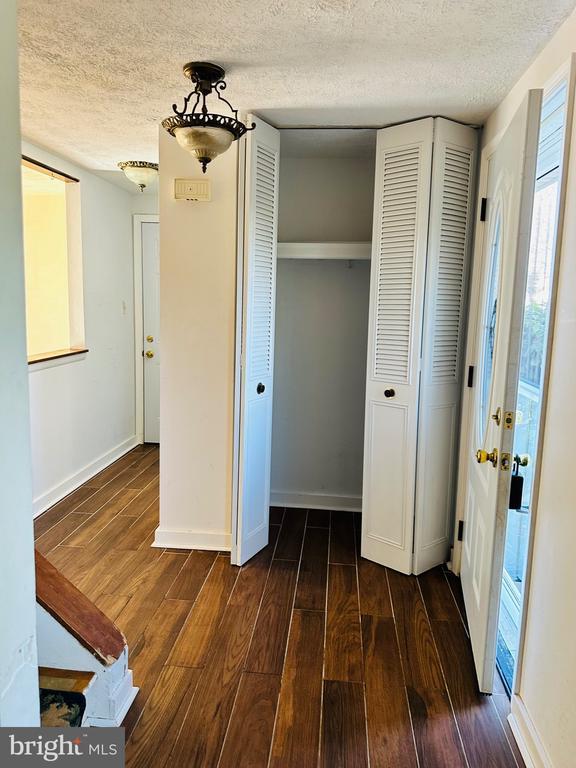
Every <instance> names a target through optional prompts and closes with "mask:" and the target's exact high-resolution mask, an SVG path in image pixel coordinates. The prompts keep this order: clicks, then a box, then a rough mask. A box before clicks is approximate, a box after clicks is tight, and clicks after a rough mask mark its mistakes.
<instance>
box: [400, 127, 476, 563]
mask: <svg viewBox="0 0 576 768" xmlns="http://www.w3.org/2000/svg"><path fill="white" fill-rule="evenodd" d="M477 143H478V137H477V131H475V130H474V129H473V128H469V127H468V126H464V125H460V124H458V123H453V122H451V121H450V120H444V119H442V118H437V119H436V120H435V121H434V150H433V161H432V187H431V192H430V224H429V232H428V255H427V267H426V291H425V294H426V295H425V300H424V324H423V337H422V363H421V378H420V409H419V419H418V421H419V428H418V460H417V480H416V506H415V525H414V567H413V570H414V573H422V572H423V571H426V570H428V569H429V568H432V567H434V566H435V565H438V564H439V563H444V562H445V561H446V560H448V557H449V552H450V545H451V539H452V531H453V520H454V507H455V493H456V469H457V466H456V462H457V450H458V434H459V427H460V423H459V417H460V397H461V392H462V365H463V344H464V343H465V327H466V312H465V310H466V306H465V302H466V294H467V283H468V267H469V256H470V251H471V239H472V230H473V226H472V219H473V216H472V212H473V201H474V193H475V170H476V151H477Z"/></svg>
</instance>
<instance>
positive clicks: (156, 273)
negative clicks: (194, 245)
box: [141, 221, 160, 443]
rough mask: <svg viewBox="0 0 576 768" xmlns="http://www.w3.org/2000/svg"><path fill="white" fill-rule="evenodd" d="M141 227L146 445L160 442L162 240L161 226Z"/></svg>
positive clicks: (145, 222) (146, 223)
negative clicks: (160, 236)
mask: <svg viewBox="0 0 576 768" xmlns="http://www.w3.org/2000/svg"><path fill="white" fill-rule="evenodd" d="M141 227H142V230H141V232H142V307H143V311H142V314H143V323H142V330H143V339H142V349H143V350H144V356H143V365H144V442H146V443H159V442H160V241H159V229H160V227H159V224H158V223H157V222H151V221H144V222H142V224H141Z"/></svg>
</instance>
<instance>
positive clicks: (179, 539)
mask: <svg viewBox="0 0 576 768" xmlns="http://www.w3.org/2000/svg"><path fill="white" fill-rule="evenodd" d="M231 544H232V535H231V534H230V533H212V532H208V531H174V530H167V529H163V528H161V527H160V528H156V534H155V536H154V543H153V544H152V546H153V547H161V548H163V549H164V548H170V549H208V550H223V551H225V552H230V549H231Z"/></svg>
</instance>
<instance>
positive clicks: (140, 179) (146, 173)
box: [118, 160, 158, 192]
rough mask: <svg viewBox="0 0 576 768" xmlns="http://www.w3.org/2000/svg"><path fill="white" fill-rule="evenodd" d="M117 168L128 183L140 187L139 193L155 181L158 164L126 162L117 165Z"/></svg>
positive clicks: (135, 161) (140, 161)
mask: <svg viewBox="0 0 576 768" xmlns="http://www.w3.org/2000/svg"><path fill="white" fill-rule="evenodd" d="M118 168H120V170H121V171H124V174H125V175H126V177H127V178H128V179H130V181H132V182H134V184H137V185H138V186H139V187H140V192H144V189H145V188H146V187H147V186H148V185H149V184H152V182H153V181H155V179H156V177H157V176H158V163H145V162H144V161H143V160H128V161H127V162H125V163H118Z"/></svg>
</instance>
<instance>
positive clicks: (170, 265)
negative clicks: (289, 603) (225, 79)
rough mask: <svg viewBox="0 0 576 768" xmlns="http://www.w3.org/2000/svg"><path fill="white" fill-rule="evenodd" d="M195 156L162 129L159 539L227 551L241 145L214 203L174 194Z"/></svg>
mask: <svg viewBox="0 0 576 768" xmlns="http://www.w3.org/2000/svg"><path fill="white" fill-rule="evenodd" d="M201 176H202V172H201V168H200V166H199V164H198V161H197V160H195V159H194V158H193V157H192V156H191V155H189V154H188V153H187V152H186V151H185V150H183V149H182V148H181V147H180V146H179V145H178V144H177V142H176V141H175V140H174V139H173V138H172V137H171V136H170V135H169V134H167V133H166V132H165V131H164V130H162V129H161V130H160V221H161V224H160V327H161V337H162V361H161V368H160V389H161V392H160V441H161V444H162V455H161V459H160V527H159V528H158V530H157V532H156V543H157V544H158V545H159V546H181V547H203V548H210V547H212V548H215V549H229V548H230V530H231V508H232V433H233V388H234V355H235V347H234V334H235V298H236V228H237V217H236V205H237V144H236V143H235V144H233V145H232V147H231V149H229V150H228V152H226V153H225V154H224V155H222V156H220V157H218V158H217V159H216V160H215V161H214V162H213V163H212V164H211V165H210V166H209V168H208V172H207V174H206V176H207V178H209V179H210V180H211V182H212V201H211V202H209V203H194V202H190V201H185V200H174V179H175V178H178V177H191V178H199V177H201Z"/></svg>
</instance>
